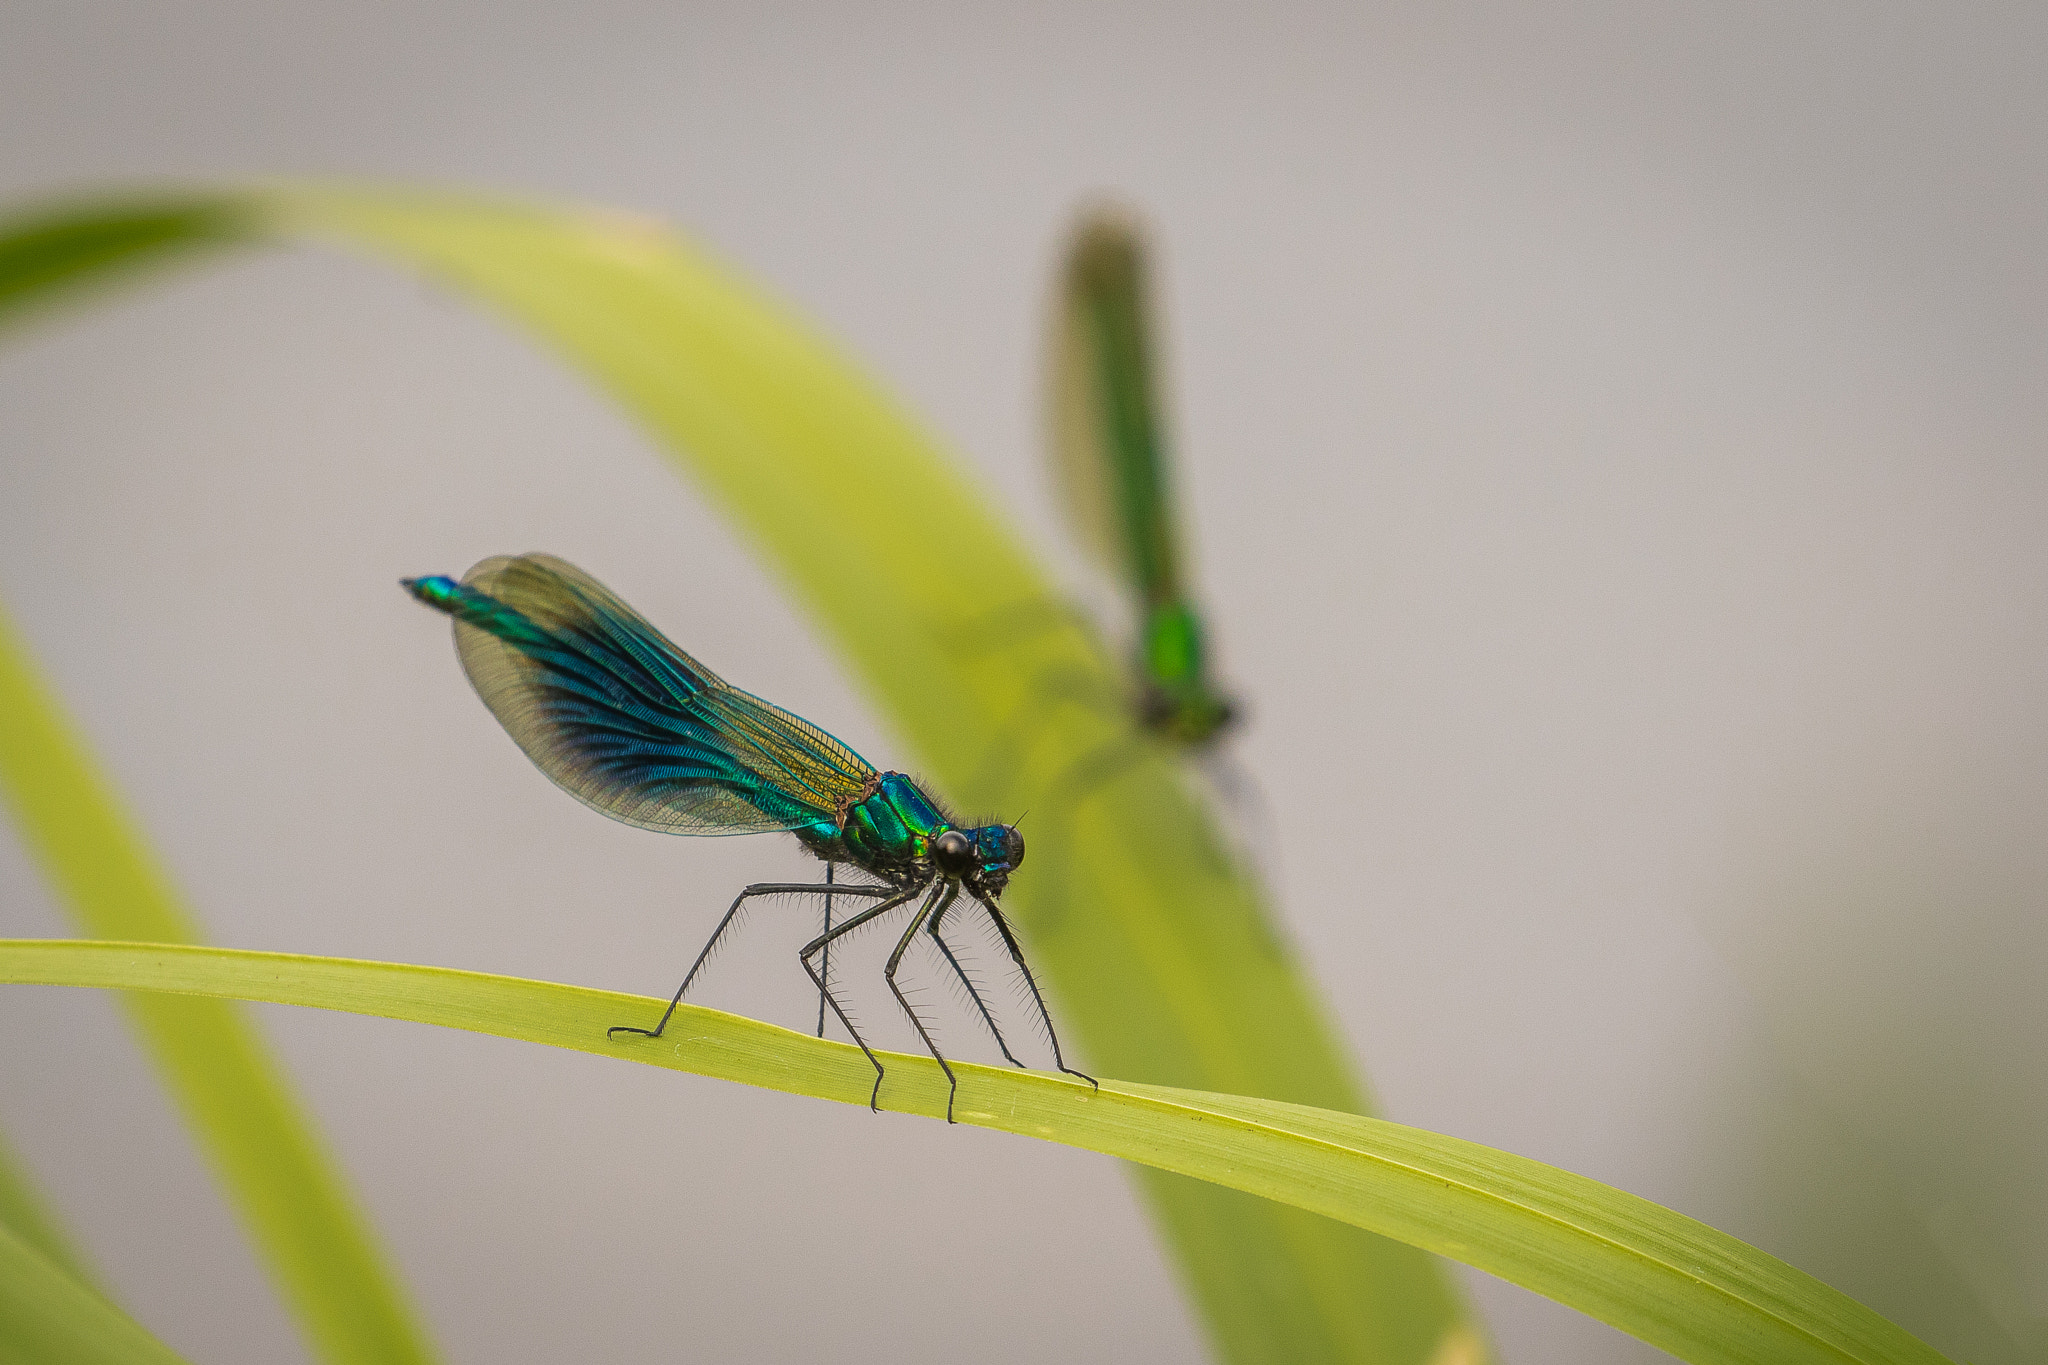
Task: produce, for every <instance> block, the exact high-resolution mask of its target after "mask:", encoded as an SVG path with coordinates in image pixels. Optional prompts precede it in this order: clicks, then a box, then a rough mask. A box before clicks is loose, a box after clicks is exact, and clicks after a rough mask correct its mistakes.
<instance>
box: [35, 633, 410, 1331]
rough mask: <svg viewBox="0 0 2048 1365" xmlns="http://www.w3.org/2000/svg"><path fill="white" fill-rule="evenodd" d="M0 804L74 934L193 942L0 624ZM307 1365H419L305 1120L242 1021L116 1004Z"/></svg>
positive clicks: (376, 1258) (340, 1186)
mask: <svg viewBox="0 0 2048 1365" xmlns="http://www.w3.org/2000/svg"><path fill="white" fill-rule="evenodd" d="M0 798H4V800H5V801H6V803H7V804H8V805H9V806H10V807H11V808H12V810H13V814H14V817H15V821H16V824H17V825H18V827H19V828H20V830H21V834H22V840H23V843H24V844H25V845H26V847H27V848H28V850H29V852H30V854H31V855H32V856H33V857H34V858H35V860H36V861H37V863H38V864H39V865H40V866H41V867H42V869H43V872H44V875H46V876H47V877H48V878H49V879H50V882H51V884H52V886H53V887H54V888H55V889H56V891H57V893H58V899H59V900H60V902H62V904H63V905H64V906H65V907H66V909H67V910H68V911H69V912H70V914H71V916H72V918H73V919H74V920H75V921H76V922H77V923H78V925H79V927H80V928H81V929H82V930H83V931H84V932H86V933H89V934H96V935H99V936H101V937H105V938H128V939H133V938H138V937H140V938H148V939H150V940H153V941H160V942H169V943H191V942H196V941H198V939H199V934H198V931H197V928H196V926H195V924H194V922H193V920H192V918H191V916H190V914H188V913H187V911H186V910H185V908H184V906H183V905H182V904H181V903H180V901H179V898H178V895H177V893H176V891H175V890H174V889H173V888H172V887H171V885H170V882H169V880H168V878H167V877H166V876H165V875H164V872H163V870H162V869H161V868H160V867H159V866H158V865H157V863H156V860H155V858H154V857H153V856H152V855H151V854H150V852H149V850H148V845H147V843H146V842H145V841H144V840H143V838H142V836H141V834H140V833H139V832H138V831H137V830H136V829H135V828H134V827H133V825H132V824H131V823H130V822H129V820H128V818H127V816H126V814H125V813H124V812H123V810H122V809H121V806H120V803H119V802H118V801H117V800H116V799H115V797H114V794H113V792H112V791H111V790H110V789H109V788H108V787H107V786H106V784H105V783H104V782H103V781H102V780H101V779H100V777H99V775H98V773H97V772H96V770H95V768H94V765H93V763H92V761H91V759H90V758H89V757H88V755H87V753H86V750H85V747H84V744H83V742H82V741H81V740H80V739H79V737H78V736H77V735H76V734H75V733H74V731H73V729H72V727H71V726H70V724H69V723H68V722H67V720H66V718H65V716H64V714H63V711H62V709H61V708H60V706H59V705H58V702H57V699H56V698H55V697H54V696H53V695H51V693H50V692H49V690H48V689H47V688H46V687H45V686H44V685H43V683H42V681H41V679H40V678H38V677H37V676H36V673H35V671H34V669H33V667H32V665H31V664H30V662H29V658H28V655H27V652H26V649H25V647H24V645H23V644H22V642H21V641H20V639H19V637H18V636H17V635H16V634H15V632H14V629H13V626H12V625H11V623H10V622H9V621H8V620H7V618H6V616H5V615H4V614H0ZM123 1003H124V1004H125V1006H126V1008H127V1012H128V1015H129V1018H130V1020H131V1021H132V1022H133V1023H134V1025H135V1027H136V1030H137V1032H138V1033H139V1034H140V1036H141V1038H142V1040H143V1043H144V1045H145V1047H146V1048H147V1050H148V1051H149V1052H150V1054H151V1055H152V1057H153V1058H154V1059H155V1061H156V1063H157V1066H158V1069H159V1070H160V1072H161V1073H162V1075H163V1076H164V1078H165V1080H166V1082H167V1084H168V1086H169V1088H170V1091H171V1093H172V1095H173V1096H174V1097H175V1098H176V1100H177V1102H178V1104H179V1107H180V1108H182V1109H183V1110H184V1113H185V1117H186V1119H187V1120H188V1121H189V1122H190V1123H191V1125H192V1127H193V1129H194V1131H195V1132H196V1133H197V1134H198V1135H199V1137H200V1139H201V1145H202V1147H203V1148H204V1150H205V1152H206V1154H207V1156H208V1158H209V1160H210V1161H211V1163H212V1165H213V1167H214V1170H215V1172H216V1174H218V1175H219V1177H220V1179H221V1181H222V1183H223V1184H224V1185H225V1186H226V1188H227V1190H228V1191H229V1194H230V1196H231V1198H232V1201H233V1203H234V1204H235V1206H236V1207H237V1209H238V1210H239V1211H240V1213H241V1215H242V1218H243V1221H244V1222H245V1223H246V1224H247V1225H248V1227H249V1228H250V1230H251V1232H252V1233H253V1235H254V1238H255V1241H256V1244H257V1246H258V1248H259V1250H260V1252H261V1253H262V1255H263V1257H264V1259H265V1260H266V1261H267V1263H268V1265H269V1267H270V1271H271V1274H272V1276H273V1277H274V1278H275V1279H276V1281H277V1283H278V1285H279V1286H280V1288H281V1289H282V1291H283V1293H284V1297H285V1299H286V1301H287V1302H288V1303H289V1304H290V1305H291V1307H292V1309H293V1310H294V1312H295V1313H296V1314H297V1315H298V1318H299V1321H300V1323H301V1325H302V1327H303V1328H304V1330H305V1333H306V1337H307V1340H308V1341H309V1343H310V1344H311V1345H312V1347H313V1349H314V1351H315V1352H316V1354H318V1355H319V1356H321V1357H322V1358H324V1359H326V1360H328V1361H331V1362H335V1363H336V1365H371V1362H377V1365H394V1363H396V1362H407V1361H420V1362H424V1361H427V1360H430V1359H432V1355H431V1353H430V1352H429V1350H428V1348H427V1346H426V1342H425V1337H424V1335H423V1333H422V1331H421V1329H420V1327H419V1325H418V1323H417V1321H416V1320H415V1317H414V1314H413V1311H412V1309H411V1306H410V1305H409V1304H408V1303H407V1302H406V1300H405V1297H404V1295H403V1293H402V1291H401V1289H400V1287H399V1284H398V1282H397V1280H396V1278H395V1277H394V1276H393V1275H392V1273H391V1271H390V1270H389V1269H388V1267H387V1266H386V1265H385V1263H384V1260H383V1258H382V1256H381V1255H380V1253H379V1251H378V1249H377V1246H376V1242H375V1239H374V1238H373V1237H372V1235H371V1233H370V1231H369V1228H368V1225H367V1223H366V1222H365V1221H364V1219H363V1216H362V1213H361V1211H360V1209H359V1208H358V1207H357V1205H356V1202H355V1200H354V1198H353V1197H352V1196H351V1195H350V1193H349V1191H348V1188H347V1185H346V1183H345V1181H344V1180H343V1178H342V1175H341V1172H340V1170H339V1168H337V1167H336V1165H335V1164H334V1162H333V1160H332V1158H331V1157H330V1156H329V1155H328V1153H327V1151H326V1148H325V1147H324V1145H323V1144H322V1143H321V1141H320V1139H319V1137H318V1135H317V1133H316V1132H315V1129H314V1126H313V1122H312V1119H311V1117H310V1116H309V1115H308V1114H307V1113H306V1112H305V1110H304V1108H303V1107H302V1106H301V1104H300V1103H299V1101H298V1099H297V1097H296V1096H295V1095H294V1094H293V1092H292V1089H291V1086H290V1084H289V1083H288V1082H287V1080H286V1078H285V1075H284V1073H283V1071H282V1069H281V1068H280V1067H279V1066H278V1064H277V1063H276V1062H275V1060H273V1058H272V1057H271V1054H270V1052H269V1050H268V1049H267V1048H266V1047H265V1045H264V1043H263V1041H262V1039H261V1038H259V1037H258V1036H257V1034H256V1031H255V1028H254V1026H253V1025H252V1024H251V1023H250V1021H249V1019H248V1017H247V1016H246V1014H245V1013H244V1012H243V1011H242V1010H241V1009H240V1007H238V1006H236V1005H234V1004H232V1003H230V1002H227V1001H223V1000H202V999H195V998H182V999H181V998H178V997H175V996H164V995H140V996H130V997H126V998H125V999H124V1002H123Z"/></svg>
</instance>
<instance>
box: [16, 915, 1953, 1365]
mask: <svg viewBox="0 0 2048 1365" xmlns="http://www.w3.org/2000/svg"><path fill="white" fill-rule="evenodd" d="M0 981H9V982H18V983H35V984H43V985H62V986H98V987H115V988H124V989H130V990H150V991H177V992H192V993H196V994H201V995H208V996H232V997H236V998H240V999H247V1000H264V1001H272V1002H275V1003H279V1004H288V1005H306V1006H312V1007H316V1008H321V1009H333V1010H343V1011H347V1012H350V1013H355V1014H367V1015H375V1016H378V1017H382V1018H388V1019H407V1020H412V1021H414V1022H417V1023H425V1024H436V1025H440V1026H442V1027H447V1028H460V1029H467V1030H470V1031H473V1032H478V1033H491V1034H496V1035H498V1036H500V1037H505V1038H515V1039H521V1040H524V1041H527V1042H535V1043H544V1044H547V1045H549V1046H553V1047H562V1048H569V1049H573V1050H575V1051H579V1052H589V1053H595V1054H597V1055H599V1056H608V1057H615V1058H621V1059H625V1060H630V1061H636V1062H644V1063H646V1064H648V1065H650V1066H660V1067H667V1068H669V1069H671V1070H676V1071H689V1072H694V1073H696V1074H699V1075H704V1076H715V1077H719V1078H721V1079H725V1080H734V1081H741V1082H744V1083H746V1084H750V1085H758V1086H764V1087H767V1088H769V1089H773V1090H782V1091H786V1092H789V1093H792V1094H801V1095H810V1096H814V1097H816V1098H819V1099H829V1100H837V1101H839V1102H841V1103H843V1104H863V1105H864V1104H866V1103H867V1102H868V1093H869V1087H870V1084H871V1082H872V1079H873V1075H874V1073H873V1071H872V1070H870V1068H869V1067H868V1064H867V1062H866V1060H865V1059H864V1058H863V1057H862V1056H861V1054H860V1052H859V1050H858V1049H856V1048H854V1047H853V1046H851V1045H849V1044H845V1043H838V1042H830V1041H827V1040H825V1039H822V1038H814V1037H812V1036H810V1035H809V1034H803V1033H795V1032H792V1031H790V1030H788V1029H783V1028H778V1027H776V1026H775V1025H773V1024H764V1023H761V1022H760V1021H758V1020H753V1019H746V1018H743V1017H741V1016H738V1015H732V1014H724V1013H721V1012H719V1011H717V1010H708V1009H704V1008H701V1007H698V1006H694V1005H684V1006H681V1007H680V1008H679V1009H678V1010H677V1012H676V1016H675V1018H674V1020H673V1021H672V1022H671V1023H670V1025H669V1031H668V1033H667V1035H666V1036H664V1037H663V1038H660V1039H658V1040H657V1039H631V1040H628V1039H620V1040H619V1041H617V1042H612V1041H610V1040H608V1039H607V1038H606V1035H605V1030H606V1028H607V1027H608V1026H609V1025H611V1024H615V1023H617V1022H618V1021H620V1020H622V1019H644V1018H646V1017H647V1016H648V1015H649V1014H650V1013H652V1012H653V1011H655V1010H657V1009H659V1008H660V1007H661V1003H662V1002H660V1001H658V1000H652V999H648V998H646V997H642V996H633V995H623V994H618V993H615V992H610V991H595V990H589V989H586V988H583V987H577V986H562V985H555V984H552V983H548V982H540V981H525V980H520V979H518V978H516V977H505V976H488V975H484V974H482V973H477V972H462V971H455V970H452V969H449V968H445V967H411V966H402V965H399V964H395V963H386V962H356V961H349V960H346V959H341V958H325V957H301V956H296V955H292V954H286V953H255V952H244V951H238V950H234V949H226V948H191V947H180V946H175V945H160V944H148V943H133V944H121V943H106V942H61V941H39V940H0ZM881 1056H882V1062H883V1065H884V1066H885V1067H886V1068H887V1069H888V1074H887V1077H886V1078H885V1080H884V1082H883V1087H882V1103H883V1105H884V1107H885V1108H887V1109H889V1110H891V1111H900V1112H906V1113H913V1114H919V1115H923V1116H925V1117H927V1118H934V1119H938V1118H943V1116H944V1114H945V1112H946V1085H945V1080H944V1078H943V1076H942V1075H941V1074H940V1072H939V1069H938V1067H937V1066H936V1065H935V1064H934V1063H933V1062H932V1061H931V1060H930V1059H929V1058H926V1057H912V1056H907V1055H903V1054H899V1053H883V1054H881ZM953 1065H954V1069H955V1070H956V1071H957V1072H958V1074H959V1077H960V1093H959V1098H958V1101H957V1103H956V1105H955V1109H954V1112H955V1114H956V1115H957V1116H958V1118H959V1120H960V1122H961V1123H963V1124H972V1125H977V1126H980V1127H984V1128H995V1129H999V1130H1002V1131H1004V1132H1010V1133H1019V1134H1023V1135H1025V1136H1029V1137H1037V1138H1043V1139H1046V1140H1047V1141H1052V1142H1063V1143H1067V1144H1069V1145H1072V1146H1076V1147H1083V1148H1087V1149H1090V1150H1093V1151H1097V1152H1103V1153H1106V1154H1108V1155H1111V1156H1116V1157H1122V1158H1125V1159H1126V1160H1130V1161H1137V1162H1143V1163H1146V1164H1147V1165H1150V1166H1153V1167H1156V1168H1159V1169H1161V1170H1167V1171H1173V1172H1176V1173H1179V1174H1181V1175H1185V1176H1193V1177H1195V1178H1197V1179H1200V1180H1206V1181H1216V1182H1220V1183H1222V1184H1225V1185H1229V1186H1231V1187H1233V1188H1235V1189H1238V1190H1241V1191H1244V1192H1247V1193H1249V1194H1254V1195H1258V1196H1261V1197H1263V1198H1265V1199H1269V1200H1279V1201H1284V1202H1286V1203H1288V1204H1292V1205H1294V1206H1295V1207H1296V1208H1297V1209H1298V1210H1302V1211H1306V1213H1307V1214H1319V1215H1323V1216H1325V1217H1327V1218H1330V1219H1341V1220H1344V1221H1345V1222H1347V1223H1350V1224H1353V1225H1356V1226H1358V1227H1360V1228H1366V1229H1370V1230H1372V1231H1374V1232H1376V1233H1381V1234H1385V1235H1387V1236H1390V1237H1395V1238H1400V1239H1402V1240H1403V1241H1407V1242H1412V1243H1414V1244H1415V1245H1417V1246H1421V1247H1425V1248H1427V1249H1428V1250H1431V1251H1434V1252H1437V1253H1439V1254H1441V1255H1445V1256H1452V1257H1455V1258H1457V1259H1459V1260H1462V1261H1465V1262H1466V1263H1468V1264H1471V1265H1475V1266H1478V1267H1479V1268H1481V1269H1483V1270H1487V1271H1490V1272H1492V1273H1493V1274H1495V1275H1499V1276H1501V1277H1502V1278H1504V1279H1508V1280H1512V1281H1514V1282H1515V1283H1517V1284H1521V1285H1525V1286H1527V1287H1528V1288H1530V1289H1534V1290H1536V1291H1538V1292H1539V1293H1543V1294H1548V1295H1550V1296H1551V1297H1552V1298H1555V1299H1557V1300H1559V1301H1560V1302H1562V1303H1567V1304H1570V1305H1571V1306H1572V1307H1574V1308H1578V1309H1581V1310H1583V1311H1585V1312H1587V1313H1591V1314H1593V1315H1594V1316H1596V1317H1599V1318H1602V1319H1604V1320H1605V1321H1607V1322H1610V1323H1612V1324H1613V1325H1614V1326H1616V1327H1619V1328H1621V1329H1622V1330H1623V1331H1625V1332H1631V1333H1633V1334H1635V1335H1636V1336H1639V1337H1641V1338H1642V1339H1643V1340H1645V1341H1648V1342H1650V1343H1651V1344H1652V1345H1655V1346H1658V1347H1661V1348H1662V1349H1664V1350H1666V1351H1669V1352H1671V1353H1672V1354H1674V1355H1677V1356H1679V1357H1681V1358H1682V1359H1685V1360H1690V1361H1698V1362H1703V1363H1704V1362H1713V1363H1714V1365H1736V1362H1755V1361H1760V1360H1768V1361H1773V1362H1784V1363H1785V1365H1798V1363H1799V1362H1815V1363H1816V1365H1818V1362H1832V1363H1833V1365H1841V1363H1842V1362H1859V1363H1860V1365H1879V1362H1885V1363H1886V1365H1938V1362H1940V1361H1942V1360H1943V1359H1944V1357H1943V1356H1941V1355H1940V1354H1939V1353H1937V1352H1936V1351H1934V1350H1933V1349H1932V1348H1931V1347H1929V1346H1927V1345H1925V1344H1924V1343H1922V1342H1921V1341H1919V1340H1918V1339H1916V1338H1914V1337H1913V1336H1911V1335H1909V1334H1908V1333H1906V1332H1905V1331H1903V1330H1902V1329H1900V1328H1898V1327H1896V1326H1894V1325H1893V1324H1891V1323H1890V1322H1887V1321H1886V1320H1885V1319H1884V1318H1882V1317H1879V1316H1878V1315H1877V1314H1875V1313H1873V1312H1871V1311H1870V1310H1869V1309H1867V1308H1864V1307H1863V1306H1862V1305H1860V1304H1858V1303H1857V1302H1855V1301H1854V1300H1853V1299H1850V1298H1848V1297H1847V1296H1846V1295H1843V1294H1839V1293H1837V1292H1836V1291H1834V1290H1832V1289H1830V1288H1828V1287H1827V1286H1826V1285H1824V1284H1822V1283H1820V1282H1819V1281H1818V1280H1815V1279H1813V1278H1812V1277H1811V1276H1808V1275H1805V1274H1803V1273H1801V1272H1800V1271H1798V1270H1795V1269H1793V1268H1792V1267H1791V1266H1788V1265H1786V1264H1785V1263H1784V1262H1782V1261H1779V1260H1777V1259H1776V1258H1775V1257H1772V1256H1768V1255H1766V1254H1765V1253H1763V1252H1761V1251H1759V1250H1757V1249H1756V1248H1755V1247H1752V1246H1749V1245H1747V1244H1745V1243H1743V1242H1740V1241H1737V1240H1736V1239H1735V1238H1733V1237H1729V1236H1727V1235H1726V1234H1724V1233H1720V1232H1716V1231H1715V1230H1714V1229H1712V1228H1710V1227H1707V1226H1705V1225H1704V1224H1702V1223H1698V1222H1695V1221H1693V1220H1692V1219H1690V1218H1687V1217H1685V1216H1683V1215H1682V1214H1678V1213H1674V1212H1672V1211H1671V1210H1670V1209H1666V1208H1663V1207H1661V1206H1659V1205H1656V1204H1652V1203H1650V1202H1649V1201H1648V1200H1644V1199H1638V1198H1636V1197H1635V1196H1634V1195H1630V1194H1625V1193H1623V1192H1622V1191H1620V1190H1616V1189H1612V1188H1610V1187H1608V1186H1605V1185H1602V1184H1600V1183H1599V1182H1597V1181H1593V1180H1588V1179H1586V1178H1584V1177H1582V1176H1576V1175H1572V1174H1571V1173H1569V1172H1566V1171H1561V1170H1558V1169H1557V1168H1555V1167H1552V1166H1545V1165H1543V1164H1542V1163H1541V1162H1536V1161H1530V1160H1527V1159H1525V1158H1522V1157H1518V1156H1513V1155H1511V1154H1509V1153H1506V1152H1500V1151H1495V1150H1493V1149H1492V1148H1488V1147H1482V1146H1480V1145H1478V1144H1477V1143H1472V1142H1464V1141H1460V1140H1459V1139H1456V1138H1448V1137H1442V1136H1439V1135H1437V1134H1434V1133H1426V1132H1423V1131H1421V1130H1419V1129H1414V1128H1406V1127H1403V1126H1401V1125H1399V1124H1395V1123H1388V1122H1386V1121H1384V1120H1381V1119H1369V1118H1360V1117H1358V1116H1356V1115H1350V1114H1339V1113H1332V1112H1329V1111H1326V1110H1317V1109H1309V1108H1304V1107H1302V1106H1299V1105H1290V1104H1281V1103H1277V1102H1274V1101H1271V1100H1257V1099H1246V1098H1243V1097H1240V1096H1233V1095H1215V1094H1204V1093H1201V1092H1197V1091H1189V1090H1177V1089H1172V1088H1169V1087H1165V1086H1150V1085H1131V1084H1127V1083H1122V1082H1117V1081H1108V1080H1105V1081H1104V1082H1103V1083H1102V1088H1101V1090H1100V1091H1099V1092H1098V1091H1092V1090H1090V1089H1089V1087H1088V1086H1087V1085H1086V1084H1084V1083H1082V1082H1078V1081H1073V1080H1069V1079H1068V1078H1066V1077H1063V1076H1058V1075H1052V1074H1048V1073H1045V1072H1035V1071H1015V1070H1010V1069H1006V1068H998V1067H986V1066H977V1065H972V1064H967V1063H960V1062H955V1063H954V1064H953Z"/></svg>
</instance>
